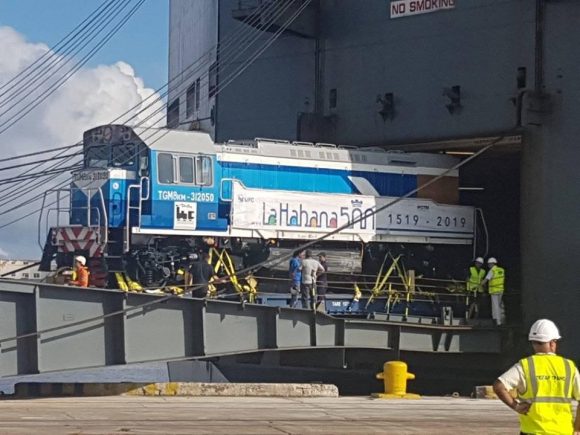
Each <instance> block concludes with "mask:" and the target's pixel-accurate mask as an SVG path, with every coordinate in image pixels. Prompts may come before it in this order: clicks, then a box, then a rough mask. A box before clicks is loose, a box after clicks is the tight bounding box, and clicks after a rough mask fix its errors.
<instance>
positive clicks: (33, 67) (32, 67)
mask: <svg viewBox="0 0 580 435" xmlns="http://www.w3.org/2000/svg"><path fill="white" fill-rule="evenodd" d="M114 1H115V0H107V1H104V2H103V3H101V5H100V6H99V7H98V8H97V9H95V10H94V11H93V12H91V14H90V15H89V16H88V17H87V18H85V19H84V20H83V21H82V22H81V23H80V24H78V25H77V26H76V27H75V28H74V29H73V30H71V31H70V32H69V33H68V34H67V35H65V36H64V37H63V38H62V39H61V40H60V41H58V42H57V43H56V44H55V45H54V46H52V47H50V48H49V49H48V50H47V51H45V52H44V53H43V54H42V56H40V57H39V58H37V59H36V60H35V61H34V62H32V63H31V64H29V65H28V66H27V67H26V68H24V69H23V70H22V71H19V72H18V74H16V75H15V76H14V77H12V78H11V79H10V80H8V81H7V82H6V83H4V84H2V85H0V90H3V89H5V88H8V87H10V88H14V86H16V83H18V82H20V81H22V80H24V79H26V78H27V77H29V76H30V75H31V74H33V73H34V72H35V71H37V70H38V69H40V67H42V66H43V65H44V64H45V63H46V62H47V61H48V59H50V58H51V57H52V56H53V55H54V54H55V53H58V52H59V51H60V50H61V49H62V48H64V47H66V46H67V45H68V44H69V43H70V42H71V41H74V40H75V39H76V38H77V37H78V35H79V34H80V33H82V32H83V31H84V29H85V28H87V27H88V26H90V25H92V23H93V22H94V21H95V20H97V19H99V17H100V15H101V14H102V12H103V10H106V9H107V8H108V7H109V6H110V5H111V4H112V3H113V2H114ZM15 82H16V83H15ZM4 95H5V93H4V92H2V93H0V97H2V96H4Z"/></svg>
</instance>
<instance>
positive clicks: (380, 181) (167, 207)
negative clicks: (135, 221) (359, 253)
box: [141, 151, 417, 231]
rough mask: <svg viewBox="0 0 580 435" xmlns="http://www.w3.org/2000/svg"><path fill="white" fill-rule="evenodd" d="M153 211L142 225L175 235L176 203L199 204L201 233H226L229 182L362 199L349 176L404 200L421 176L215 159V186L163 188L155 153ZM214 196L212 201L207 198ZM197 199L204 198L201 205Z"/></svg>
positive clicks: (182, 185) (213, 156)
mask: <svg viewBox="0 0 580 435" xmlns="http://www.w3.org/2000/svg"><path fill="white" fill-rule="evenodd" d="M151 157H152V158H151V174H152V176H151V207H150V209H149V208H148V207H147V208H145V209H144V211H145V212H144V214H143V216H142V220H141V224H142V226H143V227H148V228H163V229H172V228H173V224H174V209H175V203H176V202H197V204H198V205H197V227H196V230H198V231H203V230H207V231H225V230H226V229H227V225H228V223H229V214H230V203H229V202H221V201H219V199H220V189H221V188H224V192H222V194H223V197H225V198H229V197H231V192H228V191H227V190H228V189H229V187H230V184H229V183H225V184H223V185H222V184H221V180H222V179H224V178H234V179H237V180H239V181H241V182H242V183H243V184H244V185H245V186H246V187H249V188H254V189H273V190H289V191H302V192H319V193H337V194H357V193H360V192H359V191H358V189H357V188H356V186H355V185H354V184H353V183H352V182H351V181H350V180H349V178H348V177H349V176H355V177H361V178H364V179H366V180H368V181H369V183H370V184H371V185H372V186H373V187H374V188H375V189H376V190H377V192H378V193H379V194H380V195H382V196H401V195H404V194H406V193H407V192H409V191H411V190H413V189H415V188H416V187H417V176H416V175H409V174H396V173H385V172H364V171H347V170H338V169H327V168H304V167H296V166H273V165H265V164H254V163H245V162H220V161H218V160H217V159H216V156H215V155H212V156H211V158H212V163H213V178H214V183H213V185H212V186H209V187H206V186H194V185H184V184H178V183H176V184H160V183H159V182H158V178H157V171H158V168H157V152H155V151H153V152H152V153H151ZM208 194H209V195H211V197H208V196H207V195H208ZM196 195H197V196H199V195H201V196H202V197H203V198H202V200H201V201H200V200H198V199H199V198H196Z"/></svg>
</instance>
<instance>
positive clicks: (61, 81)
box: [0, 0, 145, 135]
mask: <svg viewBox="0 0 580 435" xmlns="http://www.w3.org/2000/svg"><path fill="white" fill-rule="evenodd" d="M144 2H145V0H140V1H139V2H138V3H137V4H136V5H135V6H134V7H133V8H132V9H131V10H130V11H129V12H128V13H127V14H126V15H125V16H124V18H123V19H122V20H121V21H120V22H119V23H118V24H117V25H115V26H114V28H113V29H112V30H110V31H109V32H108V33H107V34H106V36H105V37H104V38H103V39H102V40H101V41H100V42H99V43H98V44H97V46H96V47H95V48H93V49H92V50H91V51H89V53H87V54H86V55H85V56H84V57H83V58H82V59H81V60H80V61H79V62H78V63H77V64H76V65H75V66H74V67H73V68H72V69H71V70H69V72H67V73H66V75H65V76H63V77H62V78H60V79H59V80H58V81H57V82H56V84H55V85H53V86H52V87H51V88H49V89H47V90H46V91H44V92H43V93H41V94H40V95H39V96H37V97H36V99H35V101H34V102H32V103H30V104H28V105H26V106H25V107H23V108H22V109H20V110H19V111H18V112H16V114H14V115H13V116H11V117H10V118H8V119H7V120H6V121H4V122H3V123H2V124H0V135H1V134H2V133H4V132H5V131H7V130H8V129H10V128H11V127H12V126H14V125H15V124H16V123H17V122H19V121H20V120H22V119H23V118H24V117H25V116H26V115H28V114H29V113H30V112H31V111H32V110H34V109H35V108H36V107H38V106H39V105H40V104H41V103H42V102H43V101H44V100H46V99H47V98H48V97H49V96H50V95H52V94H53V93H54V92H56V91H57V90H58V89H59V88H60V87H61V86H62V85H63V84H65V83H66V82H67V81H68V80H69V79H70V78H71V77H72V76H73V75H74V74H75V73H76V72H77V71H78V70H79V69H80V68H82V67H83V65H84V64H86V63H87V62H88V61H89V60H90V59H91V58H92V57H93V56H94V55H95V54H96V53H97V52H98V51H99V50H100V49H101V48H102V47H103V46H104V45H105V44H106V43H107V42H108V41H109V40H110V39H111V38H112V37H113V36H114V35H115V34H116V33H117V32H118V31H119V30H120V29H121V28H122V27H123V26H124V25H125V24H126V23H127V21H129V19H130V18H131V17H132V16H133V15H134V14H135V13H136V12H137V10H138V9H139V8H140V7H141V5H143V3H144Z"/></svg>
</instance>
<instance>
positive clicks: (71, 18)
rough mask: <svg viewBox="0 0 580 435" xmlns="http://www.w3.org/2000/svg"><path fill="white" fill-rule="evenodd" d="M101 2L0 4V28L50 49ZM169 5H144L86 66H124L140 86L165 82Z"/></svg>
mask: <svg viewBox="0 0 580 435" xmlns="http://www.w3.org/2000/svg"><path fill="white" fill-rule="evenodd" d="M103 1H104V0H0V26H10V27H12V28H13V29H15V30H16V31H17V32H19V33H21V34H23V35H25V37H26V39H27V40H28V41H30V42H42V43H44V44H46V45H48V46H49V47H50V46H53V45H54V44H56V43H57V42H58V41H59V40H60V38H62V37H63V36H65V35H66V34H67V33H68V32H69V31H70V30H72V29H73V28H74V27H75V26H76V25H77V24H79V23H80V22H81V21H83V20H84V19H85V18H86V17H87V16H88V15H89V14H90V13H91V12H92V11H94V10H95V9H97V8H98V7H99V5H101V4H102V3H103ZM168 25H169V0H146V1H145V3H144V4H143V6H141V8H140V9H139V10H138V11H137V13H136V14H135V15H134V16H133V17H132V18H131V20H129V21H128V22H127V24H126V25H125V26H124V27H123V28H122V29H121V30H120V31H119V32H118V33H117V34H116V35H115V36H114V37H113V39H111V41H109V43H108V44H107V45H106V46H104V47H103V48H102V49H101V51H100V52H99V53H97V55H96V56H95V57H94V58H93V59H92V60H91V61H90V62H89V63H87V66H89V67H91V66H97V65H100V64H113V63H115V62H117V61H123V62H126V63H128V64H129V65H131V66H132V67H133V68H134V70H135V72H136V74H137V75H138V76H139V77H142V78H143V80H144V82H145V84H146V85H147V86H148V87H150V88H154V89H157V88H159V87H160V86H162V85H163V84H165V82H167V59H168V44H169V42H168V39H169V33H168Z"/></svg>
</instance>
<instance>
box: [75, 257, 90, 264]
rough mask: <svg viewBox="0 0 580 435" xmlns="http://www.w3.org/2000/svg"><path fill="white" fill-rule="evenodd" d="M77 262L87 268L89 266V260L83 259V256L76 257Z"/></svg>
mask: <svg viewBox="0 0 580 435" xmlns="http://www.w3.org/2000/svg"><path fill="white" fill-rule="evenodd" d="M75 261H78V262H79V263H81V264H82V265H83V266H86V264H87V259H86V258H85V257H83V256H82V255H78V256H76V257H75Z"/></svg>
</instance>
